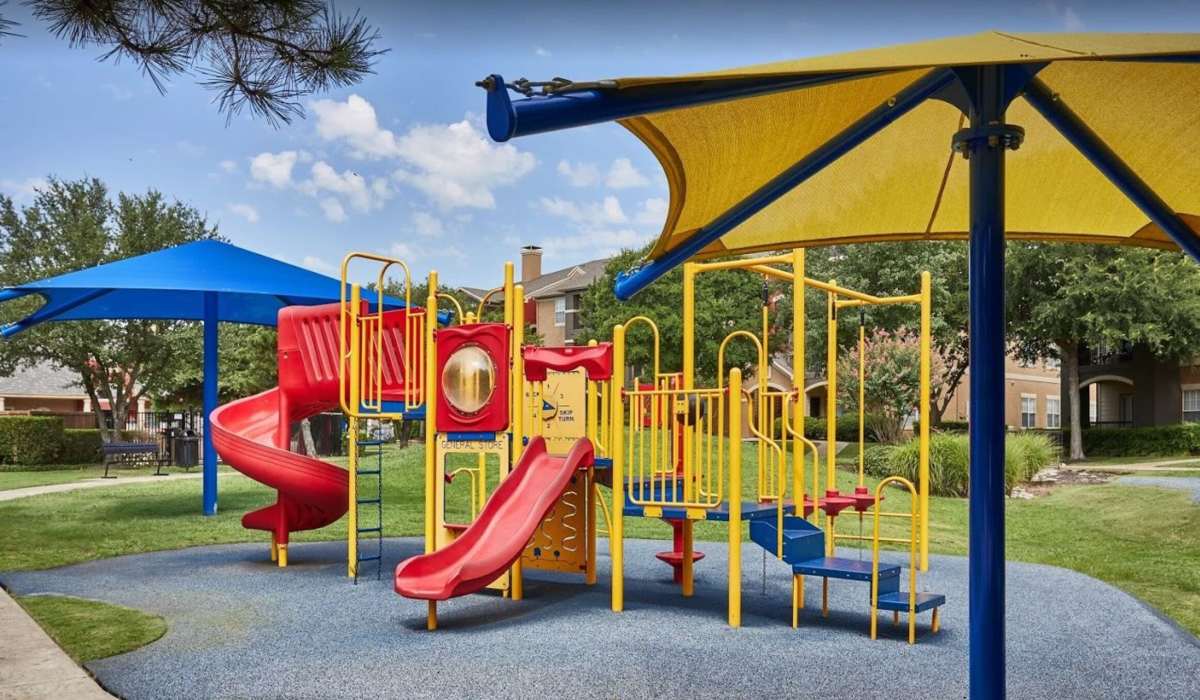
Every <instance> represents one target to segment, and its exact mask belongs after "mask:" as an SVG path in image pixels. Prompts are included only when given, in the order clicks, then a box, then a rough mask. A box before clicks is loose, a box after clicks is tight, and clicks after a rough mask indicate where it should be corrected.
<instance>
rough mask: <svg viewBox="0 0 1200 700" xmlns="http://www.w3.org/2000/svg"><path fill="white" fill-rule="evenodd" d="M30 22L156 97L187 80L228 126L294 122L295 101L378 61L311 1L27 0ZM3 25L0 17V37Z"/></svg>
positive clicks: (371, 34) (357, 34)
mask: <svg viewBox="0 0 1200 700" xmlns="http://www.w3.org/2000/svg"><path fill="white" fill-rule="evenodd" d="M28 4H29V6H30V7H32V8H33V14H34V16H35V17H36V18H37V19H39V20H42V21H44V22H46V23H47V24H48V25H49V28H50V31H51V32H52V33H53V34H54V35H55V36H57V37H59V38H64V39H66V40H67V41H69V42H70V44H71V46H80V47H86V48H90V47H93V46H97V47H102V48H105V49H107V51H105V52H104V53H103V54H101V56H100V59H101V60H109V59H111V60H113V61H114V62H115V61H120V60H121V59H127V60H131V61H133V62H134V63H136V64H137V65H138V66H139V67H140V68H141V70H142V73H143V74H144V75H146V76H147V77H148V78H150V80H151V81H153V83H154V85H155V87H156V88H158V90H159V92H165V91H166V83H167V81H168V80H169V79H170V78H172V77H174V76H176V75H181V74H196V75H197V76H199V77H200V84H201V85H203V86H204V87H205V88H208V89H210V90H213V91H215V92H216V93H217V101H218V103H219V105H220V110H221V111H222V112H224V113H225V115H226V118H227V119H230V118H232V117H233V116H234V115H236V114H238V113H239V112H240V111H241V110H242V109H244V108H249V109H250V112H251V113H252V114H255V115H257V116H261V117H264V118H266V119H267V121H268V122H270V123H272V124H278V123H280V122H283V123H287V122H290V121H291V119H292V118H293V117H297V116H302V115H303V113H304V112H303V109H302V108H301V106H300V100H301V98H303V97H305V96H307V95H310V94H312V93H314V92H321V91H324V90H328V89H330V88H338V87H346V86H350V85H354V84H356V83H358V82H359V81H361V80H362V79H363V78H364V77H366V76H367V75H368V74H369V73H371V72H372V69H371V67H372V65H373V63H374V61H375V59H376V58H377V57H378V56H379V55H380V54H382V53H383V51H381V50H377V49H375V48H373V47H374V45H375V43H376V41H377V40H378V39H379V32H378V31H377V30H376V29H374V28H372V27H371V26H370V25H369V24H367V21H366V20H365V19H364V18H362V17H361V16H359V15H358V14H357V13H356V14H355V15H353V16H352V17H344V16H341V15H338V14H337V13H335V12H334V11H333V10H332V9H330V8H329V7H327V6H326V4H325V3H324V2H320V0H254V1H249V0H107V1H106V2H89V1H85V0H29V3H28ZM11 26H12V22H11V21H7V22H6V21H5V20H4V19H3V18H0V33H8V34H11V32H5V30H6V29H8V28H11Z"/></svg>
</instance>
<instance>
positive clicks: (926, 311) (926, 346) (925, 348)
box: [917, 271, 933, 571]
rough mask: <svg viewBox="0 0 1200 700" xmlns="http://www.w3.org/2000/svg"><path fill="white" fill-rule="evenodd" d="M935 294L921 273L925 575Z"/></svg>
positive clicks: (920, 470) (920, 464)
mask: <svg viewBox="0 0 1200 700" xmlns="http://www.w3.org/2000/svg"><path fill="white" fill-rule="evenodd" d="M932 313H933V290H932V281H931V278H930V275H929V272H928V271H925V272H922V273H921V396H920V403H919V404H918V406H917V415H918V416H919V419H920V421H921V422H920V424H919V425H920V436H919V438H918V439H919V441H920V458H919V460H918V475H917V478H918V485H917V488H918V489H919V493H920V501H921V532H920V547H921V571H928V570H929V424H930V423H932V422H933V420H932V419H933V415H932V413H931V409H930V407H929V393H930V378H929V374H930V363H931V361H932V353H933V349H932V345H933V340H932V338H931V335H932V327H933V322H932Z"/></svg>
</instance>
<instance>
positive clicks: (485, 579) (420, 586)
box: [395, 437, 593, 600]
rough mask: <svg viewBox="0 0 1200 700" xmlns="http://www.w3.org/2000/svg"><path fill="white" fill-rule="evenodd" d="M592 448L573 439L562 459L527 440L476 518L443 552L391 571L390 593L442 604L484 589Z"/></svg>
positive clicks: (582, 465)
mask: <svg viewBox="0 0 1200 700" xmlns="http://www.w3.org/2000/svg"><path fill="white" fill-rule="evenodd" d="M592 459H593V452H592V443H591V441H590V440H588V439H587V438H581V439H579V440H578V441H577V442H576V443H575V445H574V447H572V448H571V451H570V452H568V453H567V455H566V456H565V457H555V456H552V455H549V454H547V453H546V441H545V440H544V439H543V438H541V437H535V438H532V439H531V440H530V441H529V444H528V445H527V446H526V447H525V451H524V452H523V453H522V454H521V459H520V460H519V461H518V462H517V466H516V468H515V469H513V471H512V473H511V474H509V475H508V477H507V478H505V480H504V481H503V482H502V483H501V484H500V486H499V487H498V488H497V489H496V492H495V493H493V494H492V497H491V498H489V499H488V501H487V503H485V504H484V506H483V510H482V511H480V513H479V517H477V518H476V519H475V522H473V523H471V526H470V527H468V528H467V529H466V531H464V532H463V533H462V535H460V536H459V537H458V539H456V540H454V541H453V542H451V543H450V544H449V545H447V546H446V547H443V548H442V549H439V550H438V551H436V552H432V553H430V554H424V555H421V556H416V557H412V558H411V559H406V560H404V561H402V562H400V565H399V566H397V567H396V580H395V586H396V592H397V593H399V594H400V595H402V596H404V597H406V598H419V599H421V600H446V599H447V598H453V597H455V596H460V595H467V594H468V593H474V592H475V591H478V590H480V589H482V588H485V587H486V586H487V585H488V584H489V583H491V582H492V581H495V580H496V579H497V578H499V577H500V575H501V574H503V573H504V571H505V570H506V569H508V568H509V567H510V566H512V565H513V562H515V561H516V560H517V557H519V556H521V553H522V552H523V551H525V545H526V544H527V543H528V542H529V539H530V538H531V537H533V533H534V531H535V530H536V529H537V527H538V524H540V523H541V522H542V520H543V519H544V518H545V517H546V514H547V513H549V512H550V509H552V508H553V507H554V504H555V502H556V501H558V499H559V497H560V496H562V494H563V491H565V490H566V489H567V487H568V486H569V485H570V483H571V475H572V474H574V473H575V472H576V471H578V470H580V469H587V468H588V467H589V466H591V464H592Z"/></svg>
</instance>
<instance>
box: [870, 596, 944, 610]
mask: <svg viewBox="0 0 1200 700" xmlns="http://www.w3.org/2000/svg"><path fill="white" fill-rule="evenodd" d="M945 604H946V596H944V595H942V594H941V593H918V594H917V612H925V611H926V610H932V609H934V608H936V607H940V606H942V605H945ZM876 605H877V607H878V608H879V609H880V610H895V611H897V612H908V591H892V592H890V593H880V594H879V601H878V603H877V604H876Z"/></svg>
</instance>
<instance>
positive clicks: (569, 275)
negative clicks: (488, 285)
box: [459, 258, 612, 304]
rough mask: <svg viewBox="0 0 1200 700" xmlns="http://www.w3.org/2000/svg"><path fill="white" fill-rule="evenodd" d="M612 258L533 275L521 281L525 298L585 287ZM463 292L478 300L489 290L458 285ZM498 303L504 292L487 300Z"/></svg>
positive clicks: (545, 295) (541, 297)
mask: <svg viewBox="0 0 1200 700" xmlns="http://www.w3.org/2000/svg"><path fill="white" fill-rule="evenodd" d="M611 259H612V258H597V259H595V260H589V261H587V262H583V263H579V264H577V265H571V266H570V267H564V268H562V269H561V270H555V271H554V272H547V273H546V274H544V275H542V276H540V277H534V278H533V279H531V280H529V281H528V282H521V285H522V286H524V287H525V298H526V299H549V298H551V297H556V296H560V295H562V294H566V293H568V292H577V291H579V290H581V289H586V288H587V287H588V285H590V284H591V283H592V282H595V281H596V280H598V279H600V278H601V277H603V276H604V267H605V266H606V265H608V261H609V260H611ZM459 289H460V290H461V291H462V292H464V293H465V294H467V295H469V296H470V297H472V298H473V299H476V300H479V299H482V298H483V297H484V295H485V294H487V293H488V292H489V291H491V290H488V289H480V288H478V287H459ZM489 301H490V302H492V303H496V304H499V303H501V302H503V301H504V292H502V291H501V292H496V293H495V294H493V295H492V296H491V299H490V300H489Z"/></svg>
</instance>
